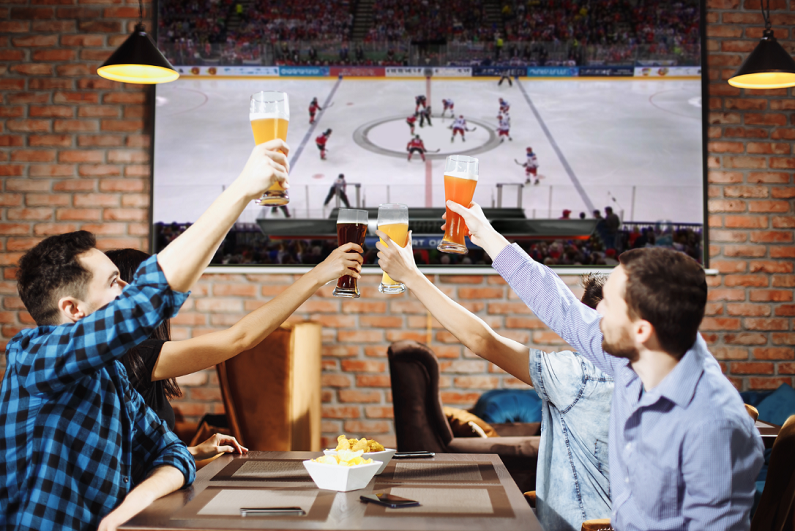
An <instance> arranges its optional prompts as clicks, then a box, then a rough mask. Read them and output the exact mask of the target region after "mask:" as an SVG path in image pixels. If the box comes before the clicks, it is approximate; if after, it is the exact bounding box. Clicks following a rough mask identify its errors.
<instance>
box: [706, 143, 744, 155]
mask: <svg viewBox="0 0 795 531" xmlns="http://www.w3.org/2000/svg"><path fill="white" fill-rule="evenodd" d="M707 149H709V152H710V153H742V152H743V151H745V144H743V143H742V142H725V141H723V142H709V143H708V148H707Z"/></svg>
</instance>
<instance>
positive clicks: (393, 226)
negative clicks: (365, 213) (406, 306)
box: [378, 203, 409, 293]
mask: <svg viewBox="0 0 795 531" xmlns="http://www.w3.org/2000/svg"><path fill="white" fill-rule="evenodd" d="M378 229H379V230H380V231H382V232H385V233H386V235H387V236H389V237H390V238H391V239H392V241H393V242H395V243H396V244H397V245H400V246H401V247H405V246H406V244H407V243H408V241H409V207H407V206H406V205H401V204H398V203H387V204H384V205H379V207H378ZM381 243H384V240H381ZM378 291H380V292H381V293H403V292H404V291H406V285H405V284H403V283H402V282H397V281H395V280H392V279H391V278H389V275H387V274H386V273H384V276H383V277H381V285H380V286H378Z"/></svg>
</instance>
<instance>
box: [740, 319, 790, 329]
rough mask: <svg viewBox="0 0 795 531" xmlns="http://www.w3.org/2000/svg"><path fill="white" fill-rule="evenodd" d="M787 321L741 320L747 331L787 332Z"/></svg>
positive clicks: (788, 323)
mask: <svg viewBox="0 0 795 531" xmlns="http://www.w3.org/2000/svg"><path fill="white" fill-rule="evenodd" d="M789 321H790V320H789V319H776V318H772V319H762V318H747V319H744V320H743V325H745V328H746V329H747V330H789V325H790V322H789Z"/></svg>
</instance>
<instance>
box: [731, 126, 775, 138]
mask: <svg viewBox="0 0 795 531" xmlns="http://www.w3.org/2000/svg"><path fill="white" fill-rule="evenodd" d="M723 136H724V138H767V137H768V131H767V130H766V129H762V128H759V127H727V128H726V130H725V132H724V134H723Z"/></svg>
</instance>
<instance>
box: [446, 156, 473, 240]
mask: <svg viewBox="0 0 795 531" xmlns="http://www.w3.org/2000/svg"><path fill="white" fill-rule="evenodd" d="M477 184H478V159H476V158H474V157H467V156H465V155H450V156H449V157H447V162H445V166H444V199H445V203H446V202H447V201H453V202H455V203H458V204H459V205H461V206H464V207H469V204H470V203H471V202H472V197H473V196H474V195H475V187H476V186H477ZM446 219H447V226H446V229H445V231H444V238H443V239H442V242H441V243H440V244H439V246H438V247H437V249H439V250H440V251H442V252H444V253H457V254H466V253H467V246H466V242H465V241H464V237H465V236H466V234H467V232H468V231H467V226H466V223H464V219H463V218H462V217H461V216H459V215H458V214H456V213H455V212H453V211H452V210H450V209H449V208H448V209H447V218H446Z"/></svg>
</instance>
